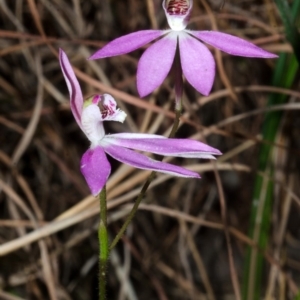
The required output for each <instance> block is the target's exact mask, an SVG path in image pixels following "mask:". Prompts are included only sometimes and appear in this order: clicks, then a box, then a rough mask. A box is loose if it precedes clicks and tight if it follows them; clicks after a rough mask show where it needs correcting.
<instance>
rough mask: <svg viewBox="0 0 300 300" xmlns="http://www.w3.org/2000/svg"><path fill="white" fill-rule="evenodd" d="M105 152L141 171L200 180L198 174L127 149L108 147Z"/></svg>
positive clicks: (114, 146)
mask: <svg viewBox="0 0 300 300" xmlns="http://www.w3.org/2000/svg"><path fill="white" fill-rule="evenodd" d="M104 150H105V152H106V153H107V154H109V155H110V156H112V157H113V158H114V159H116V160H118V161H120V162H122V163H125V164H128V165H130V166H133V167H136V168H139V169H144V170H152V171H158V172H162V173H166V174H170V175H174V176H179V177H194V178H200V176H199V174H198V173H195V172H193V171H189V170H187V169H184V168H181V167H178V166H174V165H171V164H168V163H165V162H160V161H156V160H153V159H151V158H149V157H147V156H145V155H143V154H140V153H137V152H134V151H132V150H130V149H127V148H123V147H119V146H116V145H107V146H105V147H104Z"/></svg>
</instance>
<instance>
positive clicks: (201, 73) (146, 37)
mask: <svg viewBox="0 0 300 300" xmlns="http://www.w3.org/2000/svg"><path fill="white" fill-rule="evenodd" d="M192 6H193V0H164V1H163V9H164V11H165V14H166V17H167V20H168V23H169V26H170V28H171V29H169V30H142V31H137V32H134V33H130V34H128V35H125V36H122V37H119V38H117V39H115V40H113V41H111V42H110V43H108V44H107V45H106V46H104V47H103V48H102V49H100V50H98V51H97V52H96V53H94V54H93V55H92V56H91V57H90V58H89V59H91V60H93V59H99V58H104V57H112V56H116V55H121V54H125V53H129V52H131V51H134V50H136V49H138V48H140V47H142V46H144V45H146V44H147V43H150V42H152V41H154V40H156V39H157V41H156V42H155V43H154V44H152V45H151V46H150V47H149V48H148V49H147V50H146V51H145V52H144V53H143V55H142V56H141V58H140V60H139V63H138V69H137V90H138V93H139V95H140V96H141V97H145V96H147V95H148V94H150V93H151V92H153V91H154V90H155V89H156V88H157V87H158V86H159V85H160V84H161V83H162V82H163V81H164V79H165V78H166V76H167V75H168V73H169V71H170V69H171V67H172V64H173V61H174V58H175V54H176V50H177V48H178V47H179V56H180V61H181V67H182V72H183V75H184V76H185V78H186V79H187V81H188V82H189V83H190V84H191V85H192V86H193V87H194V88H195V89H196V90H197V91H198V92H200V93H201V94H203V95H206V96H207V95H208V94H209V93H210V91H211V88H212V85H213V82H214V78H215V61H214V58H213V56H212V54H211V52H210V51H209V50H208V49H207V47H206V46H205V45H203V43H202V42H205V43H207V44H209V45H211V46H213V47H215V48H218V49H220V50H222V51H224V52H226V53H229V54H232V55H237V56H245V57H260V58H274V57H277V55H274V54H272V53H269V52H267V51H265V50H263V49H261V48H259V47H257V46H255V45H254V44H252V43H250V42H247V41H245V40H243V39H241V38H238V37H235V36H232V35H229V34H226V33H221V32H218V31H191V30H187V29H185V28H186V26H187V23H188V21H189V18H190V15H191V10H192Z"/></svg>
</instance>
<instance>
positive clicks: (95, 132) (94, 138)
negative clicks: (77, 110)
mask: <svg viewBox="0 0 300 300" xmlns="http://www.w3.org/2000/svg"><path fill="white" fill-rule="evenodd" d="M81 122H82V131H83V132H84V133H85V135H86V137H87V138H88V139H89V141H90V142H91V143H92V146H95V145H98V144H99V141H100V140H101V139H102V138H103V137H104V135H105V131H104V127H103V121H102V116H101V112H100V109H99V107H98V105H96V104H90V105H88V106H87V107H84V109H83V111H82V115H81Z"/></svg>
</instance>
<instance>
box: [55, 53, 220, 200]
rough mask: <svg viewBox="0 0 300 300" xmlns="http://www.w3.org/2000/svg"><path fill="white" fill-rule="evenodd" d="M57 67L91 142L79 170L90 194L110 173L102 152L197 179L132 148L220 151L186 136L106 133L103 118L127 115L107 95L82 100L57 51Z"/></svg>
mask: <svg viewBox="0 0 300 300" xmlns="http://www.w3.org/2000/svg"><path fill="white" fill-rule="evenodd" d="M59 60H60V66H61V69H62V72H63V74H64V77H65V80H66V82H67V86H68V89H69V93H70V101H71V110H72V113H73V115H74V118H75V120H76V121H77V123H78V125H79V126H80V128H81V130H82V131H83V132H84V134H85V135H86V137H87V138H88V139H89V141H90V142H91V146H90V148H89V149H88V150H87V151H86V152H85V153H84V155H83V156H82V159H81V166H80V168H81V172H82V174H83V176H84V177H85V179H86V181H87V184H88V186H89V187H90V190H91V192H92V194H93V195H95V196H96V195H97V194H99V192H100V191H101V189H102V188H103V186H104V185H105V183H106V181H107V178H108V176H109V174H110V169H111V167H110V163H109V162H108V160H107V158H106V155H105V153H107V154H109V155H110V156H112V157H113V158H115V159H116V160H119V161H120V162H123V163H126V164H128V165H131V166H133V167H136V168H140V169H145V170H153V171H159V172H163V173H167V174H172V175H175V176H180V177H195V178H199V177H200V176H199V174H198V173H195V172H192V171H190V170H187V169H184V168H181V167H178V166H174V165H172V164H168V163H165V162H159V161H156V160H153V159H151V158H149V157H147V156H145V155H143V154H140V153H137V152H134V151H132V150H130V149H129V148H131V149H135V150H140V151H146V152H152V153H156V154H159V155H167V156H178V157H187V158H214V157H213V155H219V154H221V153H220V151H219V150H217V149H214V148H212V147H209V146H207V145H205V144H203V143H200V142H198V141H195V140H189V139H168V138H165V137H163V136H160V135H154V134H138V133H118V134H110V135H106V134H105V131H104V127H103V121H108V120H111V121H119V122H123V121H124V119H125V118H126V114H125V113H124V112H123V111H121V110H119V109H117V108H116V107H117V106H116V102H115V100H114V99H113V98H112V96H110V95H108V94H104V95H96V96H93V97H91V98H89V99H87V100H86V101H83V96H82V92H81V89H80V86H79V83H78V81H77V78H76V76H75V74H74V71H73V69H72V66H71V64H70V62H69V60H68V57H67V55H66V54H65V53H64V52H63V51H62V50H60V54H59Z"/></svg>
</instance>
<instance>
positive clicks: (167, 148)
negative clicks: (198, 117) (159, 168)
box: [103, 133, 221, 159]
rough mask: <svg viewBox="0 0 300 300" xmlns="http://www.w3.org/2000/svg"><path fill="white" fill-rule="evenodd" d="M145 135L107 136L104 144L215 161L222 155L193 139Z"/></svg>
mask: <svg viewBox="0 0 300 300" xmlns="http://www.w3.org/2000/svg"><path fill="white" fill-rule="evenodd" d="M144 135H145V134H137V133H133V134H130V133H126V134H123V133H121V134H111V135H108V136H106V137H105V138H104V139H103V142H104V143H109V144H113V145H117V146H121V147H126V148H131V149H135V150H139V151H145V152H152V153H156V154H159V155H164V156H178V157H186V158H210V159H214V158H215V157H214V156H213V155H220V154H221V152H220V151H219V150H217V149H215V148H213V147H210V146H208V145H206V144H204V143H201V142H198V141H195V140H191V139H169V138H162V136H159V135H151V137H147V138H144V137H143V136H144ZM139 136H140V137H139Z"/></svg>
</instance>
